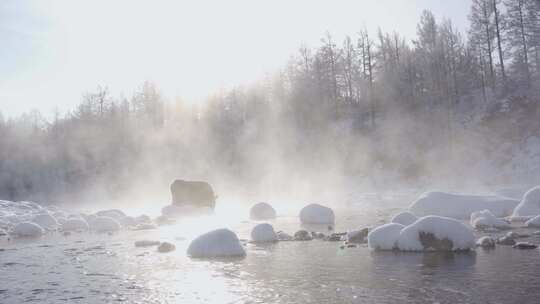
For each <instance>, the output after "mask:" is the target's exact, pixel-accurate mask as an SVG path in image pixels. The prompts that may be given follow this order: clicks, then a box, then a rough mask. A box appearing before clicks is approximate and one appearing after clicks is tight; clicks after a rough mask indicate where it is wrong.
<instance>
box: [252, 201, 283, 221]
mask: <svg viewBox="0 0 540 304" xmlns="http://www.w3.org/2000/svg"><path fill="white" fill-rule="evenodd" d="M249 218H250V219H252V220H270V219H274V218H276V210H274V208H273V207H272V206H271V205H270V204H268V203H264V202H261V203H257V204H255V205H253V207H251V209H250V210H249Z"/></svg>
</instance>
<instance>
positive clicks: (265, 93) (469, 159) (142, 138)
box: [0, 0, 540, 201]
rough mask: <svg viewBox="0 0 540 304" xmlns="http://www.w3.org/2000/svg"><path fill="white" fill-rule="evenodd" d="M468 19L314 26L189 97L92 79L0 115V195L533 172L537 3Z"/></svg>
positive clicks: (431, 182)
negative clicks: (313, 31)
mask: <svg viewBox="0 0 540 304" xmlns="http://www.w3.org/2000/svg"><path fill="white" fill-rule="evenodd" d="M469 19H470V27H469V29H468V31H467V33H466V34H462V33H460V32H459V31H458V30H457V29H456V28H455V26H454V25H453V24H452V21H451V20H436V18H435V17H434V15H433V14H432V13H431V12H429V11H425V12H424V13H423V15H422V17H421V19H420V20H419V23H418V26H417V36H416V37H415V39H413V40H412V41H408V40H406V39H405V38H404V37H402V36H400V34H399V33H397V32H393V33H385V32H382V31H380V30H379V31H378V32H377V34H376V35H372V34H371V32H370V31H368V30H367V29H360V30H359V29H351V31H352V32H353V33H355V34H354V35H351V36H349V37H346V38H345V39H344V41H336V39H335V38H334V37H332V35H331V34H330V33H327V34H326V35H324V37H323V38H322V39H321V42H320V45H318V46H317V47H314V48H312V47H307V46H302V47H300V49H299V51H298V53H297V54H296V55H294V56H293V57H292V58H291V60H290V62H289V63H288V64H287V65H286V66H285V67H284V68H283V69H282V70H281V71H280V72H279V73H277V74H275V75H272V76H269V77H267V78H266V79H262V80H260V81H258V82H257V83H256V84H252V85H248V86H244V87H237V88H234V89H231V90H228V91H225V92H223V91H222V92H219V93H216V94H214V95H211V96H210V97H209V98H208V100H206V101H205V102H204V103H201V104H197V105H194V104H190V103H186V102H183V101H182V100H180V99H177V100H166V99H165V98H164V97H163V96H162V95H161V94H160V92H159V89H158V88H159V84H153V83H148V82H147V83H144V84H143V85H142V86H141V87H140V88H138V89H137V90H136V92H135V93H134V94H133V96H131V97H129V98H128V97H115V96H112V95H111V94H110V93H109V91H108V89H107V88H106V87H100V88H98V89H96V91H95V92H91V93H87V94H84V96H83V98H82V101H81V103H80V104H79V106H78V107H77V108H76V109H73V110H72V111H70V112H68V113H55V114H54V115H53V117H52V118H51V119H45V118H44V116H43V115H41V114H40V113H39V112H36V111H33V112H30V113H27V114H25V115H22V116H21V117H17V118H9V119H5V118H2V117H1V115H0V139H1V143H0V198H3V199H9V200H22V199H24V200H32V199H35V200H51V201H54V200H60V201H65V200H70V199H76V198H77V197H78V196H79V195H83V194H84V195H86V196H90V197H96V198H97V197H110V198H114V197H118V196H122V195H124V194H125V193H126V192H129V191H132V189H133V188H134V187H138V186H140V185H145V184H153V183H164V184H166V183H168V182H169V181H170V180H171V179H172V178H175V177H184V178H187V179H206V180H210V181H211V182H214V183H217V184H218V185H219V184H221V185H224V186H223V187H225V185H228V184H237V185H242V186H244V187H250V188H252V189H262V188H264V189H280V190H282V191H295V189H296V188H294V187H301V186H302V185H309V184H310V183H313V184H317V185H319V186H320V185H321V184H325V185H329V183H330V182H337V181H339V180H340V179H341V178H345V179H351V180H354V181H355V183H356V182H357V184H358V185H360V184H366V185H368V186H369V185H371V186H373V187H378V188H396V187H397V185H398V184H399V185H405V186H414V187H428V186H448V187H450V186H449V185H456V184H461V185H472V184H474V185H478V184H483V185H493V186H499V185H509V184H515V183H527V184H530V183H535V182H536V183H538V182H540V178H539V177H540V175H539V173H540V112H539V110H538V108H539V103H540V1H538V0H503V1H501V0H473V1H472V7H471V9H470V15H469ZM358 23H359V24H361V21H359V22H358ZM338 177H339V178H338ZM308 188H309V187H308ZM165 189H166V185H165ZM296 190H297V189H296Z"/></svg>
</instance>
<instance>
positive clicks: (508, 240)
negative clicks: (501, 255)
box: [497, 235, 516, 246]
mask: <svg viewBox="0 0 540 304" xmlns="http://www.w3.org/2000/svg"><path fill="white" fill-rule="evenodd" d="M497 244H499V245H504V246H513V245H515V244H516V240H514V239H513V238H512V237H509V236H508V235H505V236H503V237H500V238H499V239H497Z"/></svg>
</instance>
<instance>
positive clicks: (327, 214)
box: [300, 204, 335, 224]
mask: <svg viewBox="0 0 540 304" xmlns="http://www.w3.org/2000/svg"><path fill="white" fill-rule="evenodd" d="M334 221H335V216H334V211H333V210H332V209H330V208H328V207H326V206H322V205H319V204H310V205H307V206H305V207H304V208H302V210H300V222H302V224H333V223H334Z"/></svg>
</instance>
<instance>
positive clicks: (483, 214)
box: [471, 210, 511, 230]
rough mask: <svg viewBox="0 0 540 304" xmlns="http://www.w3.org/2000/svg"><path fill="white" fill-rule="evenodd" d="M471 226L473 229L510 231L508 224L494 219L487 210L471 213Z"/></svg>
mask: <svg viewBox="0 0 540 304" xmlns="http://www.w3.org/2000/svg"><path fill="white" fill-rule="evenodd" d="M471 226H472V227H473V228H475V229H481V230H485V229H489V228H497V229H510V228H511V227H510V224H509V223H507V222H506V221H504V220H502V219H499V218H496V217H495V215H493V213H491V211H489V210H482V211H475V212H473V213H471Z"/></svg>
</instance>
